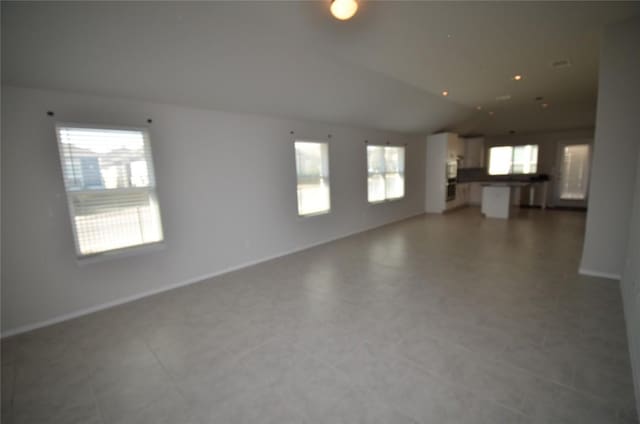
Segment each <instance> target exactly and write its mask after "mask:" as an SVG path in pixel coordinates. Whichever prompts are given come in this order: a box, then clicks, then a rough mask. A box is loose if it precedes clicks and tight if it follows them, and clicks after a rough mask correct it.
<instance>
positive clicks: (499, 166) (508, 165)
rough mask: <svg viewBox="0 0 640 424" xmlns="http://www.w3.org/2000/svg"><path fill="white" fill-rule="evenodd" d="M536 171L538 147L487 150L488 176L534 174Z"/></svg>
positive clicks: (506, 147) (504, 147)
mask: <svg viewBox="0 0 640 424" xmlns="http://www.w3.org/2000/svg"><path fill="white" fill-rule="evenodd" d="M537 170H538V146H537V145H535V144H528V145H526V146H500V147H492V148H490V149H489V174H490V175H507V174H535V173H536V171H537Z"/></svg>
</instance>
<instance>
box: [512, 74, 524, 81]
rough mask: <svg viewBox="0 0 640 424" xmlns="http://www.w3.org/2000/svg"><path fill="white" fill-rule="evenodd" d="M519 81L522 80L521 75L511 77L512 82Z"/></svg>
mask: <svg viewBox="0 0 640 424" xmlns="http://www.w3.org/2000/svg"><path fill="white" fill-rule="evenodd" d="M521 79H522V75H520V74H516V75H514V76H513V80H514V81H520V80H521Z"/></svg>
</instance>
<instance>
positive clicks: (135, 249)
mask: <svg viewBox="0 0 640 424" xmlns="http://www.w3.org/2000/svg"><path fill="white" fill-rule="evenodd" d="M165 246H166V245H165V243H164V241H158V242H154V243H147V244H141V245H137V246H131V247H124V248H122V249H117V250H109V251H107V252H102V253H96V254H95V255H88V256H81V257H77V258H76V262H77V263H78V265H79V266H81V267H82V266H86V265H91V264H95V263H100V262H106V261H110V260H115V259H122V258H128V257H131V256H138V255H144V254H148V253H152V252H157V251H160V250H164V249H165Z"/></svg>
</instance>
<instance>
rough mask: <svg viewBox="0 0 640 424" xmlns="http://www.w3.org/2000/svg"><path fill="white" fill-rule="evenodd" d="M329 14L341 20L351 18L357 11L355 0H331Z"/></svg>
mask: <svg viewBox="0 0 640 424" xmlns="http://www.w3.org/2000/svg"><path fill="white" fill-rule="evenodd" d="M330 9H331V14H332V15H333V16H334V17H335V18H336V19H339V20H341V21H346V20H348V19H351V18H352V17H353V15H355V14H356V12H357V11H358V2H357V1H356V0H331V8H330Z"/></svg>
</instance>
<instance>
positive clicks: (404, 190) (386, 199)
mask: <svg viewBox="0 0 640 424" xmlns="http://www.w3.org/2000/svg"><path fill="white" fill-rule="evenodd" d="M369 147H382V148H383V149H385V148H387V147H395V148H400V149H402V152H403V158H402V159H403V162H404V163H403V168H404V170H403V171H402V196H400V197H387V190H386V180H387V178H386V176H387V161H386V157H384V156H383V157H384V167H385V172H383V173H382V174H381V175H382V176H383V178H384V180H385V191H384V199H382V200H373V201H371V200H369V152H368V150H369ZM364 152H365V159H366V181H367V203H368V204H370V205H379V204H383V203H389V202H397V201H399V200H402V199H404V198H405V197H406V195H407V179H406V177H405V175H406V160H407V146H406V145H394V144H372V143H367V144H366V146H365V149H364Z"/></svg>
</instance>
